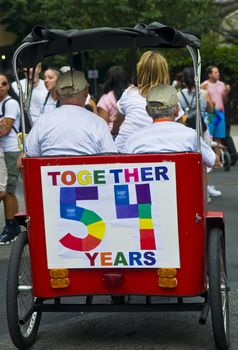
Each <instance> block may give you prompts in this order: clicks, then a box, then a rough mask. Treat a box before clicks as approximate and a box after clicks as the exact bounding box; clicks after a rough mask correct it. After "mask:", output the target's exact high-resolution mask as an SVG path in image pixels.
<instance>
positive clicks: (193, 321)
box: [0, 166, 238, 350]
mask: <svg viewBox="0 0 238 350" xmlns="http://www.w3.org/2000/svg"><path fill="white" fill-rule="evenodd" d="M209 182H210V183H211V184H213V185H215V186H216V188H217V189H219V190H221V191H222V197H217V198H213V200H212V202H211V203H209V209H210V210H217V211H220V210H221V211H224V213H225V223H226V243H227V263H228V276H229V284H230V287H231V292H230V330H231V347H230V349H231V350H237V349H238V333H237V329H238V275H237V270H238V254H237V239H238V238H237V227H238V216H237V198H238V166H235V167H232V168H231V170H230V171H229V172H225V171H224V170H223V169H215V170H214V171H213V172H212V173H211V174H210V179H209ZM18 196H19V198H20V209H23V208H24V203H23V200H22V195H21V186H19V189H18ZM2 211H3V210H2V207H1V208H0V212H1V222H0V223H1V224H2V223H3V217H2ZM10 251H11V245H9V246H3V247H0V279H1V284H0V320H1V327H0V350H11V349H14V346H13V345H12V343H11V340H10V337H9V335H8V329H7V322H6V312H5V283H6V273H7V264H8V258H9V255H10ZM198 317H199V315H198V314H197V313H194V312H192V313H134V314H133V313H122V314H119V313H113V314H103V313H97V314H87V313H85V314H84V313H81V314H77V313H66V314H63V313H57V314H50V315H49V314H44V315H43V317H42V321H41V325H40V328H39V332H38V337H37V341H36V343H35V345H34V346H33V347H32V349H33V350H42V349H47V350H48V349H49V350H51V349H56V348H57V349H58V350H61V349H67V350H75V349H84V350H89V349H90V350H91V349H92V348H94V349H95V350H96V349H103V350H107V349H111V348H113V349H116V350H119V349H125V350H132V349H133V350H135V349H138V350H141V349H145V350H154V349H160V350H172V349H181V350H188V349H190V350H191V349H194V350H201V349H203V350H204V349H205V350H206V349H207V350H208V349H209V350H211V349H215V345H214V340H213V334H212V325H211V320H210V316H209V319H208V322H207V324H206V325H205V326H201V325H199V324H198Z"/></svg>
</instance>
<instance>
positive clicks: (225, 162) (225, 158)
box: [223, 149, 231, 171]
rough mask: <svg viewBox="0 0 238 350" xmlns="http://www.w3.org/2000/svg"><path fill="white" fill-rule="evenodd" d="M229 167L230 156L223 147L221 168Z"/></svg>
mask: <svg viewBox="0 0 238 350" xmlns="http://www.w3.org/2000/svg"><path fill="white" fill-rule="evenodd" d="M230 167H231V156H230V153H229V152H228V151H227V150H226V149H224V150H223V169H224V170H225V171H229V170H230Z"/></svg>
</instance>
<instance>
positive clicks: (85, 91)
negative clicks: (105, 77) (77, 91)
mask: <svg viewBox="0 0 238 350" xmlns="http://www.w3.org/2000/svg"><path fill="white" fill-rule="evenodd" d="M83 97H84V98H85V99H86V98H87V97H88V86H87V87H86V88H85V89H84V91H83Z"/></svg>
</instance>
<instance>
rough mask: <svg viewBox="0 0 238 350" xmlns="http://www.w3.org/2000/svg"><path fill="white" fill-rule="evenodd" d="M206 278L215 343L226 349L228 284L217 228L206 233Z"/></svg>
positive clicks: (221, 349)
mask: <svg viewBox="0 0 238 350" xmlns="http://www.w3.org/2000/svg"><path fill="white" fill-rule="evenodd" d="M208 280H209V302H210V307H211V316H212V328H213V334H214V339H215V343H216V346H217V348H218V349H220V350H226V349H228V348H229V343H230V336H229V335H230V332H229V302H228V284H227V275H226V261H225V244H224V239H223V235H222V231H221V230H220V229H219V228H212V229H211V230H210V232H209V233H208Z"/></svg>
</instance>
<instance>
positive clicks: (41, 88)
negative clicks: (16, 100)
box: [12, 63, 48, 124]
mask: <svg viewBox="0 0 238 350" xmlns="http://www.w3.org/2000/svg"><path fill="white" fill-rule="evenodd" d="M24 72H25V73H27V69H24ZM40 72H41V63H38V64H37V66H36V68H35V74H34V82H33V89H32V94H31V99H30V108H29V115H30V118H31V120H32V123H33V124H34V123H35V122H36V120H37V119H38V117H39V116H40V114H41V107H42V106H43V104H44V102H45V99H46V96H47V94H48V90H47V89H46V87H45V84H44V81H43V80H41V79H40V78H39V74H40ZM32 73H33V69H32V68H30V69H29V77H28V79H22V80H20V83H21V86H22V90H23V94H26V92H27V90H28V85H31V80H32ZM12 87H13V89H14V90H15V92H16V93H17V94H18V95H19V90H18V88H17V83H16V82H13V83H12ZM25 98H26V96H25Z"/></svg>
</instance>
